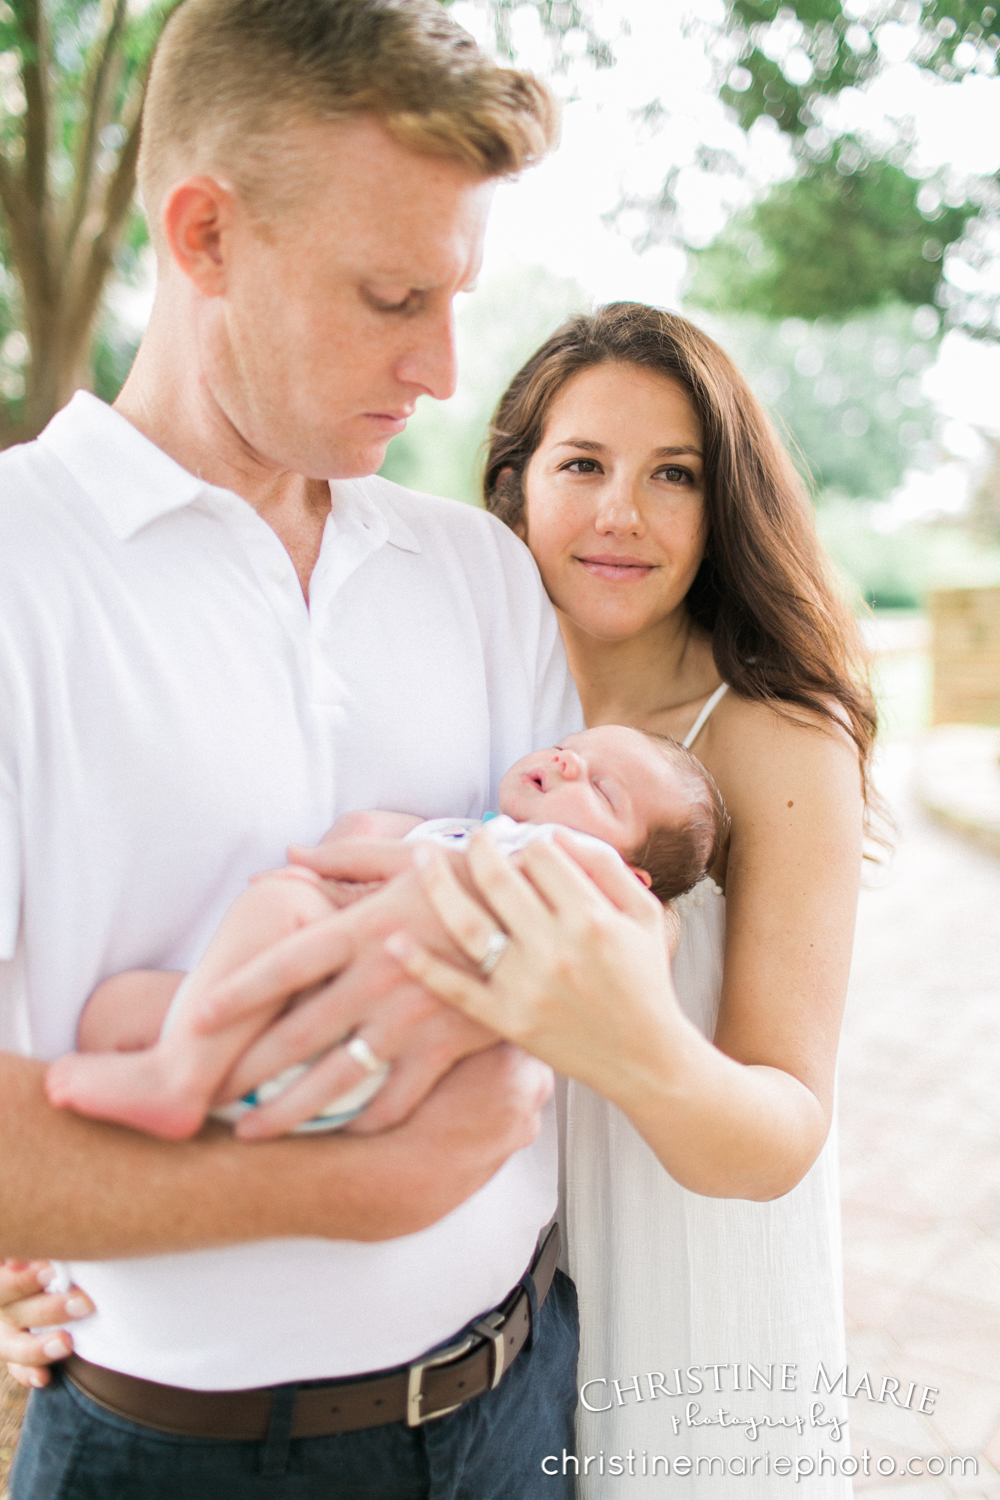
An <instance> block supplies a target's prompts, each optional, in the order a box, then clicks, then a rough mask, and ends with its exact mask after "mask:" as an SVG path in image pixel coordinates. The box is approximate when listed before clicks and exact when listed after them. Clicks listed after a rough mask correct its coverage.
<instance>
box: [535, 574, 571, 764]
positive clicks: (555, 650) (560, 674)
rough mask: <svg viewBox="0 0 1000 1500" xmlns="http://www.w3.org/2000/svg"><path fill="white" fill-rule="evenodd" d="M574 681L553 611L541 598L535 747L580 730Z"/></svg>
mask: <svg viewBox="0 0 1000 1500" xmlns="http://www.w3.org/2000/svg"><path fill="white" fill-rule="evenodd" d="M583 727H584V724H583V709H582V708H581V707H580V698H579V694H578V693H577V691H576V684H575V683H574V681H573V678H572V677H571V675H570V670H569V663H568V662H567V660H566V651H565V648H564V646H563V642H562V636H561V634H560V633H559V622H558V620H557V619H556V612H555V610H554V609H553V608H552V607H551V605H550V604H549V602H548V600H547V599H546V600H545V601H544V605H543V608H542V614H541V620H540V622H539V632H538V666H537V670H536V674H535V721H534V735H533V738H534V744H535V748H536V749H541V748H542V747H544V746H545V745H557V744H558V743H559V741H560V740H561V739H562V738H563V736H564V735H567V734H577V733H579V731H580V730H581V729H583Z"/></svg>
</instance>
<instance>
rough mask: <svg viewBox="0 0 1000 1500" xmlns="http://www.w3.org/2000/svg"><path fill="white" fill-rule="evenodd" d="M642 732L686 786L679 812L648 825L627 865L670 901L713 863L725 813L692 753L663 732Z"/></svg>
mask: <svg viewBox="0 0 1000 1500" xmlns="http://www.w3.org/2000/svg"><path fill="white" fill-rule="evenodd" d="M641 733H643V734H645V736H646V738H647V739H648V740H651V741H652V743H653V744H654V745H655V746H656V747H657V749H658V750H659V751H660V753H661V754H662V755H663V757H664V759H665V760H667V761H669V762H670V764H671V765H672V766H675V767H676V768H677V770H679V771H680V772H681V774H682V775H683V777H684V779H685V781H686V782H687V784H688V786H689V787H690V790H691V801H690V804H689V805H688V807H687V809H686V811H685V813H684V815H683V816H682V817H681V818H680V819H679V820H675V821H674V822H671V823H662V824H660V825H659V826H654V827H652V828H651V829H650V830H649V836H648V838H647V839H646V841H645V843H644V844H642V845H641V846H640V848H638V849H635V850H633V852H632V853H631V854H629V855H627V856H626V858H627V860H628V863H629V864H630V865H635V866H636V867H637V868H638V869H640V870H646V871H647V872H648V874H649V877H650V880H651V882H652V884H651V886H650V889H651V890H652V892H653V895H654V896H658V897H659V898H660V900H661V901H663V902H667V901H673V900H674V898H675V897H677V896H682V895H683V894H684V892H685V891H689V890H690V889H691V887H692V886H693V885H697V883H698V881H699V880H701V878H702V876H703V875H706V874H707V873H708V871H709V870H710V869H711V868H712V866H713V865H714V864H715V861H716V859H717V858H718V855H719V851H720V850H721V849H722V847H723V845H724V844H725V842H726V839H727V838H728V837H729V813H728V812H727V811H726V804H725V803H724V802H723V800H722V793H721V792H720V791H719V788H718V787H717V786H716V784H715V782H714V780H713V779H712V777H711V776H710V774H709V773H708V771H706V769H705V767H704V766H703V765H702V763H701V761H700V760H699V759H698V757H697V756H696V755H693V754H692V753H691V751H690V750H686V749H685V748H684V746H683V745H682V744H681V743H680V741H679V740H672V739H670V737H669V736H668V735H665V734H653V733H651V732H650V731H649V730H642V731H641Z"/></svg>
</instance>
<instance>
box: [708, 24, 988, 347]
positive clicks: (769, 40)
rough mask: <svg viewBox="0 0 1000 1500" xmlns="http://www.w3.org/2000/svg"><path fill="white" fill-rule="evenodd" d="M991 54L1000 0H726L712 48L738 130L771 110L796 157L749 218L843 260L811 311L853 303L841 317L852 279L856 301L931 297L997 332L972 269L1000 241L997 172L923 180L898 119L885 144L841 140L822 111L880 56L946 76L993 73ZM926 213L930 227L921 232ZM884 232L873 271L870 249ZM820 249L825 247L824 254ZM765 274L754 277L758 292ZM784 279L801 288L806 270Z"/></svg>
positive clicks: (952, 314)
mask: <svg viewBox="0 0 1000 1500" xmlns="http://www.w3.org/2000/svg"><path fill="white" fill-rule="evenodd" d="M998 3H1000V0H998ZM998 51H1000V26H998V25H997V6H996V4H992V3H990V4H984V3H982V0H924V3H923V5H921V4H920V3H919V0H867V3H866V0H843V3H841V0H792V3H791V4H788V3H780V0H729V3H728V10H727V21H726V25H725V28H724V36H723V37H722V38H721V40H720V42H719V45H718V50H717V60H718V62H719V66H720V75H719V76H720V96H721V98H722V99H723V101H724V102H726V103H727V104H729V105H731V106H732V108H733V109H734V110H735V111H736V114H737V116H738V118H739V121H740V124H741V125H742V126H743V128H744V129H747V130H748V129H750V127H751V126H752V125H753V124H754V123H755V122H756V121H757V120H759V119H760V118H761V117H762V116H767V117H770V118H771V119H773V120H774V121H775V122H776V123H777V125H778V126H779V128H780V129H781V130H782V131H783V132H784V133H785V134H786V135H787V136H788V137H789V138H790V139H791V142H792V144H793V149H794V152H795V155H796V157H797V158H798V177H797V180H796V182H794V183H793V184H790V185H786V186H785V187H784V189H776V190H774V191H773V192H772V193H771V194H770V195H769V197H768V198H767V199H765V200H764V202H763V203H762V204H761V205H759V206H758V209H757V210H756V211H755V213H754V214H753V215H751V216H750V217H751V218H752V219H755V221H756V222H755V223H754V224H753V225H752V228H753V229H754V230H756V231H758V232H761V233H762V239H763V242H764V244H765V246H766V245H767V242H768V241H770V243H771V245H772V247H773V246H774V245H776V244H777V243H778V242H779V240H780V239H781V238H782V236H787V237H788V240H789V244H791V243H793V242H795V243H799V242H800V241H801V236H802V234H803V233H804V232H809V231H817V232H820V233H821V237H820V238H818V239H816V240H815V241H813V242H812V243H813V246H814V251H815V252H816V253H818V254H819V255H820V257H821V258H822V259H825V261H826V262H827V267H828V269H829V267H830V266H832V265H833V264H834V261H835V255H834V254H833V253H832V252H833V250H834V247H835V248H836V253H837V254H838V255H840V256H841V257H842V260H843V263H844V266H845V276H844V278H843V282H842V286H841V289H840V291H839V292H837V291H836V290H835V289H834V288H833V287H832V285H831V282H830V278H829V275H827V276H826V279H825V281H824V279H823V277H822V276H820V277H817V282H818V283H819V285H818V286H817V290H818V291H819V292H820V294H821V297H822V299H823V300H822V303H821V305H817V306H816V307H815V309H814V315H815V313H820V312H829V313H830V314H831V315H834V316H837V315H839V316H843V315H845V312H846V311H849V310H850V309H844V308H843V307H842V310H841V312H840V313H839V314H838V313H836V312H835V311H834V304H835V303H836V302H837V301H838V300H839V302H840V303H841V304H842V303H843V300H844V297H845V296H847V295H848V294H849V293H848V289H849V288H850V287H851V286H852V285H856V286H857V288H858V296H859V300H858V301H856V302H855V303H854V306H855V307H857V308H863V307H868V306H873V305H875V302H877V301H879V300H887V299H889V298H890V297H902V298H903V300H906V301H927V302H930V301H932V300H933V301H936V302H937V303H938V304H939V305H940V306H942V307H943V308H944V309H945V310H946V318H947V321H948V322H949V323H950V324H952V325H962V326H964V327H965V328H966V329H967V330H968V331H969V332H971V333H974V334H979V335H981V336H986V337H992V338H997V337H1000V302H998V300H997V299H996V297H995V296H992V295H990V294H989V293H988V292H986V293H984V291H983V289H982V285H981V283H980V278H979V274H978V273H979V272H980V271H981V269H982V268H983V266H984V265H985V264H986V263H987V262H988V261H989V260H990V259H991V257H992V256H994V255H995V254H996V253H997V248H996V244H998V243H1000V176H995V177H993V178H988V177H987V178H980V179H978V180H974V181H971V182H967V183H964V184H960V183H957V182H955V181H953V180H952V181H949V180H947V176H946V174H939V177H938V179H937V180H932V181H924V182H920V181H919V180H917V179H916V177H915V176H914V177H913V178H910V177H909V176H908V174H907V172H906V170H905V169H906V168H907V167H908V166H909V165H910V158H911V143H910V141H909V139H908V137H907V134H906V128H905V126H904V127H902V128H901V130H900V135H899V139H898V140H897V141H896V142H895V144H894V145H892V146H890V147H888V148H887V147H886V146H885V144H884V143H877V142H872V141H867V140H865V139H861V138H857V137H839V138H838V137H837V136H836V134H835V129H834V127H833V126H832V125H831V124H830V121H831V115H830V110H829V103H830V101H831V100H832V99H833V98H834V97H835V96H836V95H837V94H839V93H840V92H841V91H842V90H844V89H847V88H858V87H863V86H864V85H865V84H866V83H868V82H869V81H870V80H871V79H873V78H874V77H875V76H876V74H877V73H878V72H879V71H880V70H881V69H882V68H883V67H884V66H886V64H887V63H888V62H899V61H902V60H904V59H909V60H910V61H911V62H913V63H915V64H916V65H917V66H918V67H920V68H923V69H925V70H927V71H930V72H932V73H934V74H936V75H937V76H938V77H939V78H941V79H943V80H945V81H948V82H954V81H957V80H960V79H962V78H964V77H966V76H967V75H969V74H970V73H973V72H976V73H979V74H995V73H996V70H997V54H998ZM838 178H839V179H841V180H840V181H838ZM880 199H884V200H885V201H884V203H880ZM921 219H923V220H925V221H927V222H928V224H929V225H930V224H933V226H934V227H933V228H929V229H928V230H927V231H926V232H924V230H923V228H922V225H921V223H920V220H921ZM880 220H881V224H880V222H879V221H880ZM744 227H748V226H746V225H744ZM879 232H881V233H882V234H883V236H884V238H883V247H884V252H885V264H884V265H883V267H882V268H881V270H879V268H878V266H877V264H876V261H877V256H875V255H873V254H872V250H873V248H874V244H875V241H876V239H877V236H878V234H879ZM994 241H995V242H996V243H993V242H994ZM824 247H829V248H830V250H831V253H830V254H827V255H825V256H824V255H823V249H824ZM949 247H951V248H952V250H953V254H952V255H951V256H950V257H949V256H948V254H947V252H948V250H949ZM777 259H778V260H780V259H781V257H780V256H779V257H778V258H777ZM906 259H909V262H910V267H911V269H910V270H909V271H908V272H907V271H905V270H904V268H903V262H904V261H905V260H906ZM786 260H787V258H786ZM921 261H923V262H926V264H925V265H922V264H921ZM789 264H790V262H789ZM928 268H930V269H928ZM855 271H860V272H861V275H860V277H859V278H858V279H857V280H855V277H854V273H855ZM744 279H745V280H748V281H754V278H753V277H751V278H748V279H747V278H744ZM766 279H767V278H766V276H762V277H759V278H756V288H755V289H756V291H757V292H759V293H760V294H761V295H766V293H765V285H764V283H765V281H766ZM793 279H794V281H795V282H796V283H797V284H799V285H800V287H801V284H802V278H801V277H798V276H796V277H794V278H793ZM929 281H933V287H932V288H930V289H928V286H927V283H928V282H929ZM918 287H921V288H922V289H921V290H919V291H918V290H917V288H918Z"/></svg>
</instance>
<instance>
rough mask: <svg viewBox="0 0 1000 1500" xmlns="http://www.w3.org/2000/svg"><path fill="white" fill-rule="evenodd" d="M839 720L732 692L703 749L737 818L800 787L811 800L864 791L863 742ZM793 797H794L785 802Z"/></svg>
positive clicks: (708, 729)
mask: <svg viewBox="0 0 1000 1500" xmlns="http://www.w3.org/2000/svg"><path fill="white" fill-rule="evenodd" d="M832 707H833V710H834V713H835V715H836V717H835V718H834V719H832V720H831V719H829V718H827V717H826V716H825V715H823V714H820V713H817V712H815V711H812V710H809V709H806V708H802V707H800V706H799V705H798V704H781V705H772V704H769V703H758V702H753V701H752V700H750V699H748V698H741V697H740V696H739V695H738V694H737V693H735V692H733V691H730V692H728V693H727V694H726V696H725V698H724V699H723V700H722V702H721V703H720V704H719V706H718V708H717V709H716V710H715V712H714V713H713V715H712V717H711V718H710V720H709V722H708V723H707V724H706V726H705V729H704V730H703V732H702V736H701V737H700V740H701V743H699V744H698V745H697V746H696V750H697V753H698V755H699V757H700V758H701V759H703V760H704V762H705V764H706V765H707V767H708V769H709V770H710V771H711V772H712V774H713V776H714V777H715V779H716V781H718V783H719V786H720V788H721V790H722V794H723V796H724V797H725V798H726V801H727V803H728V804H729V808H730V812H731V813H733V815H734V816H736V814H737V810H738V808H741V809H744V810H749V809H751V808H752V807H754V806H760V805H761V804H765V803H770V802H771V801H772V799H773V798H774V796H775V794H776V793H778V792H783V791H787V792H788V793H789V795H793V790H792V789H793V788H794V789H795V790H798V791H799V792H800V793H801V794H803V795H804V794H807V793H808V795H809V800H810V801H812V800H813V799H814V798H818V799H819V800H820V801H826V800H827V799H828V798H829V797H831V796H834V797H840V796H842V795H843V794H844V793H845V792H846V793H848V795H850V796H852V797H858V798H860V796H861V778H860V766H859V760H858V751H857V747H856V745H855V744H854V742H853V740H852V739H851V737H850V735H849V734H848V732H847V729H846V727H845V725H844V724H843V723H842V722H840V714H839V713H838V712H837V710H838V708H839V705H832ZM786 800H787V799H786Z"/></svg>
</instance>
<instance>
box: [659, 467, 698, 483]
mask: <svg viewBox="0 0 1000 1500" xmlns="http://www.w3.org/2000/svg"><path fill="white" fill-rule="evenodd" d="M657 473H658V474H659V476H660V478H662V479H665V480H666V481H667V483H668V484H693V483H694V476H693V475H692V473H691V471H690V469H678V468H677V467H676V465H674V464H669V465H668V466H667V467H666V468H665V469H658V470H657Z"/></svg>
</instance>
